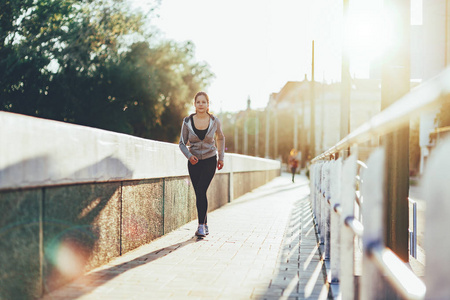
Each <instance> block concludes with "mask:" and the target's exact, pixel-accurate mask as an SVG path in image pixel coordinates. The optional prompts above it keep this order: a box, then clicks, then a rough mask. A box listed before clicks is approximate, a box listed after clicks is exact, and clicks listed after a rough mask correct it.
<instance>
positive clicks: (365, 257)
mask: <svg viewBox="0 0 450 300" xmlns="http://www.w3.org/2000/svg"><path fill="white" fill-rule="evenodd" d="M449 96H450V69H448V70H446V71H444V72H443V73H442V74H440V75H439V76H437V77H435V78H433V79H432V80H430V81H429V82H426V83H424V84H422V85H421V86H419V87H418V88H416V89H414V90H413V91H411V92H410V93H409V94H408V95H406V96H405V97H403V98H402V99H400V100H398V101H397V102H396V103H394V104H393V105H392V106H391V107H388V108H387V109H385V110H384V111H382V112H381V113H379V114H378V115H376V116H375V117H373V118H372V119H371V120H370V121H369V122H367V123H365V124H364V125H362V126H361V127H359V128H358V129H356V130H355V131H353V132H352V133H350V134H349V135H348V136H347V137H345V138H344V139H343V140H341V141H340V142H338V143H337V144H336V145H335V146H333V147H332V148H330V149H329V150H327V151H326V152H324V153H323V154H321V155H319V156H317V157H316V158H314V159H313V160H312V164H311V166H310V184H311V202H312V208H313V213H314V216H315V220H316V225H317V231H318V233H319V237H320V243H321V244H323V245H322V246H323V247H322V249H323V258H324V260H325V264H326V266H327V271H328V281H329V282H330V284H331V287H332V291H333V297H334V298H336V299H345V300H347V299H364V300H366V299H368V300H370V299H382V298H383V296H382V295H384V292H385V290H386V289H387V286H386V284H388V285H389V288H390V289H392V290H394V291H395V293H396V294H397V296H399V297H400V298H402V299H450V285H449V284H448V283H447V281H448V275H449V273H450V271H449V270H450V262H449V260H448V259H447V257H448V250H449V249H450V238H448V237H447V236H446V235H443V234H442V230H444V228H448V227H449V226H450V218H449V217H448V216H449V214H450V201H449V200H450V199H448V198H449V197H450V184H449V180H448V178H450V177H449V173H450V140H447V141H446V142H443V143H440V145H439V147H438V148H437V149H435V150H433V152H432V154H431V156H430V159H429V163H428V167H427V169H426V171H425V173H424V177H423V180H422V182H423V185H422V188H423V192H424V197H423V198H424V199H423V200H425V201H426V203H427V211H426V230H427V231H426V234H425V247H424V248H425V251H426V254H427V259H426V266H425V278H424V281H422V280H421V279H420V278H418V277H417V276H416V275H415V274H414V272H413V271H412V270H411V269H410V268H409V267H408V266H407V265H406V264H405V263H404V262H403V261H402V260H401V259H399V258H398V257H397V256H396V254H395V253H394V252H392V251H391V250H390V249H389V248H387V247H386V246H385V245H384V230H385V224H384V222H385V221H384V218H383V214H384V209H383V201H384V197H386V195H385V191H386V188H385V186H386V185H387V184H390V183H388V182H386V172H385V157H386V155H387V154H386V153H385V152H386V151H385V149H384V148H383V147H378V148H374V150H373V151H372V153H371V155H370V157H369V159H368V160H367V161H366V162H363V161H361V160H359V159H360V158H359V155H358V145H361V144H362V143H365V142H367V141H370V140H373V139H374V138H375V139H378V137H379V136H381V135H384V134H387V133H390V132H392V131H394V130H395V129H396V128H399V127H400V126H402V125H404V124H407V123H408V122H409V120H410V118H411V117H415V116H417V115H418V114H419V113H421V112H423V111H424V110H425V109H429V108H436V107H439V105H441V104H442V102H443V101H448V99H449ZM348 149H350V153H351V155H350V156H348V157H346V158H345V159H344V153H345V151H347V150H348ZM336 157H339V158H336ZM413 231H414V232H416V228H414V229H413ZM405 234H408V232H405ZM411 236H412V238H414V234H412V235H411ZM360 241H362V245H361V244H360ZM360 248H361V249H360ZM411 248H412V249H410V250H412V252H411V253H412V254H413V255H414V254H415V253H416V252H415V251H416V249H415V248H414V246H413V245H412V246H411ZM359 250H361V251H359ZM358 256H359V257H358ZM360 256H362V257H360ZM355 262H357V263H358V266H357V265H355ZM358 268H360V269H362V270H361V271H359V273H360V274H358V275H361V276H360V280H359V284H358V285H357V286H356V285H355V276H356V272H355V269H358ZM380 297H381V298H380Z"/></svg>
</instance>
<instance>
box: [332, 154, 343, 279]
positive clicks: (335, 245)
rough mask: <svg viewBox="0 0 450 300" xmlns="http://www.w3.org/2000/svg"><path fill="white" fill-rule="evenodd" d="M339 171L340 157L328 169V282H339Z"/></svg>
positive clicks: (340, 166)
mask: <svg viewBox="0 0 450 300" xmlns="http://www.w3.org/2000/svg"><path fill="white" fill-rule="evenodd" d="M341 171H342V159H341V158H339V159H338V160H336V161H334V162H333V163H332V168H331V171H330V194H331V199H330V202H331V203H330V204H331V210H330V214H331V216H330V235H331V237H330V270H331V276H330V277H331V278H330V284H339V281H340V272H339V269H340V264H339V263H340V255H341V254H340V248H341V245H340V236H341V235H340V231H341V226H342V223H341V222H340V215H339V214H338V211H339V210H340V209H339V205H340V203H341V191H340V188H341Z"/></svg>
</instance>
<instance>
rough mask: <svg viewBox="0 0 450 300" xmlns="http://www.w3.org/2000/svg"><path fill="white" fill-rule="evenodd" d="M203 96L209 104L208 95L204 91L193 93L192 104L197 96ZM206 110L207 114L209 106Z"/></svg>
mask: <svg viewBox="0 0 450 300" xmlns="http://www.w3.org/2000/svg"><path fill="white" fill-rule="evenodd" d="M202 95H203V96H205V98H206V102H208V105H209V97H208V94H207V93H205V92H201V91H200V92H197V94H195V97H194V105H195V101H197V97H198V96H202ZM206 112H207V113H208V114H209V108H208V109H206Z"/></svg>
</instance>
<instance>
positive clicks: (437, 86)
mask: <svg viewBox="0 0 450 300" xmlns="http://www.w3.org/2000/svg"><path fill="white" fill-rule="evenodd" d="M449 94H450V68H447V69H445V70H444V71H443V72H442V73H440V74H439V75H437V76H435V77H433V78H431V79H430V80H428V81H426V82H424V83H422V84H420V85H419V86H417V87H416V88H414V89H413V90H411V91H410V92H409V93H408V94H406V95H405V96H403V97H402V98H400V99H399V100H397V101H396V102H394V103H393V104H392V105H390V106H389V107H387V108H386V109H384V110H382V111H381V112H380V113H378V114H377V115H375V116H374V117H372V118H371V119H370V120H369V121H368V122H366V123H364V124H362V125H361V126H360V127H358V128H357V129H355V130H354V131H352V132H351V133H350V134H348V135H347V136H346V137H344V138H343V139H342V140H340V141H339V142H338V143H337V144H335V145H334V146H333V147H331V148H330V149H328V150H326V151H325V152H323V153H322V154H320V155H318V156H316V157H314V158H313V159H312V161H311V163H315V162H316V161H318V160H321V159H326V158H327V157H329V156H331V155H332V154H334V153H337V152H339V151H341V150H344V149H347V148H349V147H351V146H352V145H354V144H360V143H364V142H366V141H368V140H370V139H371V138H373V137H378V136H380V135H383V134H387V133H389V132H392V131H393V130H394V129H396V128H398V127H400V126H402V125H404V124H407V123H408V122H409V120H410V117H412V116H414V115H416V114H419V113H421V112H423V111H424V110H427V109H431V108H433V107H435V106H436V105H437V104H438V103H439V100H440V99H441V98H442V97H444V96H447V95H449Z"/></svg>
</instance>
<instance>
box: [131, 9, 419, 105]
mask: <svg viewBox="0 0 450 300" xmlns="http://www.w3.org/2000/svg"><path fill="white" fill-rule="evenodd" d="M130 1H133V5H134V6H136V7H141V8H144V9H145V3H146V2H149V1H144V0H130ZM412 2H413V3H417V2H421V0H412ZM342 11H343V8H342V1H335V0H315V1H311V0H227V1H223V0H162V1H161V4H160V6H159V8H158V9H157V10H156V13H157V15H159V17H158V18H153V19H152V23H153V24H152V25H154V26H156V27H157V28H159V30H160V31H161V33H162V35H163V37H164V38H167V39H171V40H175V41H178V42H185V41H192V42H193V43H194V44H195V49H196V50H195V57H196V59H197V60H198V61H205V62H206V63H208V64H209V66H210V70H211V71H212V72H213V73H214V74H215V78H213V80H212V83H211V85H210V86H209V87H208V88H207V89H206V92H207V93H208V95H209V97H210V110H211V111H212V112H216V113H217V112H220V111H239V110H244V109H245V108H246V107H247V99H248V98H250V100H251V107H252V108H253V109H258V108H264V107H266V105H267V103H268V101H269V97H270V94H271V93H276V92H279V91H280V90H281V88H282V87H283V86H284V85H285V84H286V83H287V82H288V81H301V80H303V79H304V78H305V76H307V78H308V79H309V80H310V79H311V67H312V66H311V64H312V41H313V40H314V49H315V53H314V58H315V80H316V81H321V82H338V81H339V80H340V74H341V53H342V37H343V26H342V19H343V18H342ZM349 22H350V28H352V30H351V31H350V33H349V34H350V37H351V38H350V40H351V42H350V43H349V48H350V57H351V74H352V76H354V77H359V78H366V77H367V76H368V69H369V65H370V61H371V60H373V59H375V58H376V57H377V56H378V55H380V54H381V52H382V50H383V47H382V43H380V41H381V40H382V39H383V33H382V25H383V16H382V0H358V1H351V5H350V21H349Z"/></svg>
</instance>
